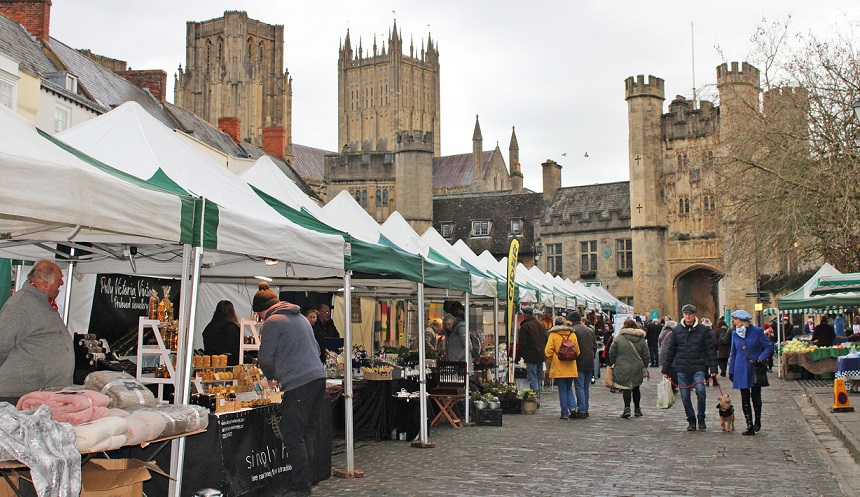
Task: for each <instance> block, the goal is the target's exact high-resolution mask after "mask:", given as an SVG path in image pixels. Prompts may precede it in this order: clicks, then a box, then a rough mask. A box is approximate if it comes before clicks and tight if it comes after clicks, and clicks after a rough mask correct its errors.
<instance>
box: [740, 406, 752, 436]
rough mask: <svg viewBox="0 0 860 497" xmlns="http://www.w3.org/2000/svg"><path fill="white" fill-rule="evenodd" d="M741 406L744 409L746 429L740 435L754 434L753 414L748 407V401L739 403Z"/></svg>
mask: <svg viewBox="0 0 860 497" xmlns="http://www.w3.org/2000/svg"><path fill="white" fill-rule="evenodd" d="M741 407H742V408H743V410H744V419H746V422H747V429H746V431H744V432H743V433H741V435H755V427H754V426H753V416H752V409H750V405H749V403H741Z"/></svg>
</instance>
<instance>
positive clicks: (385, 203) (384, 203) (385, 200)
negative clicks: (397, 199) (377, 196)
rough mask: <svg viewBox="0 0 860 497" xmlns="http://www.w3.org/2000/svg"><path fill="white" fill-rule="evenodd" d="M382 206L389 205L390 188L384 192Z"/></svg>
mask: <svg viewBox="0 0 860 497" xmlns="http://www.w3.org/2000/svg"><path fill="white" fill-rule="evenodd" d="M382 205H388V188H385V189H383V190H382Z"/></svg>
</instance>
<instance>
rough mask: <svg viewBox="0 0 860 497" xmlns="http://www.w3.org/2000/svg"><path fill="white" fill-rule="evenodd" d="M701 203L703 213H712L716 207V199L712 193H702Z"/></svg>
mask: <svg viewBox="0 0 860 497" xmlns="http://www.w3.org/2000/svg"><path fill="white" fill-rule="evenodd" d="M702 203H703V204H704V205H703V207H704V211H705V214H713V213H714V211H715V210H716V208H717V204H716V201H715V200H714V196H713V195H710V194H709V195H704V196H703V198H702Z"/></svg>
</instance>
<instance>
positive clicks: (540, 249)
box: [535, 238, 543, 268]
mask: <svg viewBox="0 0 860 497" xmlns="http://www.w3.org/2000/svg"><path fill="white" fill-rule="evenodd" d="M542 255H543V243H542V242H541V241H540V238H538V239H537V241H536V242H535V266H537V267H538V268H540V265H539V264H538V261H540V256H542Z"/></svg>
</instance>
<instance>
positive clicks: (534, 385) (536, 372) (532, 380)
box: [526, 362, 543, 404]
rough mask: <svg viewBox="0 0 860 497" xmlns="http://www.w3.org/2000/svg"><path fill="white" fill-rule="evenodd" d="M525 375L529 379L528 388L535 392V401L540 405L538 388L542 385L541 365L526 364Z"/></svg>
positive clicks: (540, 363) (536, 363)
mask: <svg viewBox="0 0 860 497" xmlns="http://www.w3.org/2000/svg"><path fill="white" fill-rule="evenodd" d="M526 374H527V375H528V379H529V388H531V389H532V390H534V391H535V392H537V401H538V404H540V389H541V388H540V387H541V385H543V363H542V362H534V363H532V362H527V363H526Z"/></svg>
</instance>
